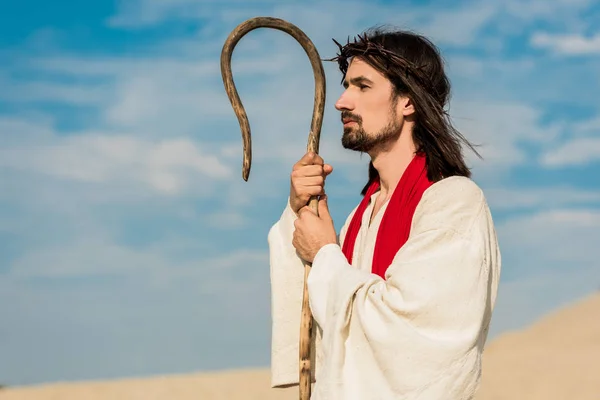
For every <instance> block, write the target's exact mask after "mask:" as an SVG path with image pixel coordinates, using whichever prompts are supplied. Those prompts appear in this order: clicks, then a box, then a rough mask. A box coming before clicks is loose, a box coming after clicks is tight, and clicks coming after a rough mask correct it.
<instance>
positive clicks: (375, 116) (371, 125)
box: [363, 102, 391, 132]
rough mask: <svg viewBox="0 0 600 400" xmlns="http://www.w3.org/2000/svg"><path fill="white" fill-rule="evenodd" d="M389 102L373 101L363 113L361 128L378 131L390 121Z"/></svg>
mask: <svg viewBox="0 0 600 400" xmlns="http://www.w3.org/2000/svg"><path fill="white" fill-rule="evenodd" d="M390 117H391V114H390V104H389V103H387V102H377V103H373V104H372V105H371V106H370V107H369V109H368V111H365V113H364V115H363V128H364V130H365V131H367V132H378V131H380V130H381V129H383V127H385V126H387V125H388V124H389V122H390Z"/></svg>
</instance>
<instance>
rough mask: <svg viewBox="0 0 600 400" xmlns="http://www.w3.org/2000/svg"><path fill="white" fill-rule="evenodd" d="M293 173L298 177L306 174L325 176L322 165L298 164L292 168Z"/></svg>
mask: <svg viewBox="0 0 600 400" xmlns="http://www.w3.org/2000/svg"><path fill="white" fill-rule="evenodd" d="M292 175H293V176H294V177H297V178H301V177H305V176H323V175H324V172H323V166H322V165H296V166H295V167H294V169H293V170H292Z"/></svg>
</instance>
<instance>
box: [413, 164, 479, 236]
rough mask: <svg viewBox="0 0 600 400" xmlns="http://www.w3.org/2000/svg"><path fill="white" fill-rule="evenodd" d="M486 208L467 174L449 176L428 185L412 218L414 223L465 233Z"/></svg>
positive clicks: (415, 224) (418, 227)
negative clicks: (465, 175)
mask: <svg viewBox="0 0 600 400" xmlns="http://www.w3.org/2000/svg"><path fill="white" fill-rule="evenodd" d="M486 208H487V202H486V199H485V195H484V193H483V191H482V190H481V188H480V187H479V186H478V185H477V184H476V183H475V182H474V181H473V180H471V179H470V178H466V177H463V176H452V177H448V178H445V179H442V180H441V181H439V182H436V183H434V184H433V185H431V186H430V187H429V188H428V189H427V190H426V191H425V192H424V193H423V197H422V198H421V201H420V202H419V205H418V206H417V209H416V210H415V215H414V218H413V227H414V229H416V230H419V231H424V230H429V229H443V228H447V229H451V230H454V231H456V232H458V233H460V234H466V233H467V232H468V231H469V230H470V229H471V227H472V226H473V224H474V223H475V222H476V221H477V219H478V218H479V217H480V216H481V215H482V214H484V211H485V209H486Z"/></svg>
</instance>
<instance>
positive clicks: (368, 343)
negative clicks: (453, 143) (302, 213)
mask: <svg viewBox="0 0 600 400" xmlns="http://www.w3.org/2000/svg"><path fill="white" fill-rule="evenodd" d="M378 194H379V192H377V193H375V194H374V195H373V196H372V197H371V201H370V205H369V207H368V208H367V209H366V211H365V213H364V216H363V220H362V226H361V229H360V232H359V234H358V237H357V239H356V244H355V249H354V255H353V263H352V264H353V265H349V264H348V262H347V260H346V258H345V256H344V254H343V253H342V251H341V247H340V245H339V244H330V245H327V246H324V247H323V248H321V249H320V250H319V252H318V253H317V255H316V257H315V259H314V261H313V264H312V269H311V271H310V274H309V278H308V288H309V296H310V297H309V298H310V305H311V310H312V313H313V316H314V318H315V321H316V326H315V330H316V331H317V332H318V335H317V336H318V337H317V340H316V347H317V350H316V362H314V363H313V371H314V372H315V375H313V380H314V382H315V383H314V387H313V391H312V397H311V399H314V400H338V399H339V400H353V399H373V400H375V399H406V400H416V399H419V400H467V399H472V398H473V396H474V393H475V391H476V389H477V388H478V385H479V381H480V375H481V355H482V351H483V347H484V344H485V341H486V338H487V333H488V327H489V323H490V319H491V315H492V310H493V308H494V304H495V301H496V294H497V289H498V282H499V275H500V251H499V248H498V243H497V238H496V233H495V229H494V225H493V221H492V216H491V214H490V210H489V208H488V205H487V202H486V200H485V197H484V195H483V192H482V191H481V190H480V188H479V187H478V186H477V185H476V184H475V183H474V182H473V181H472V180H470V179H468V178H464V177H450V178H446V179H444V180H442V181H440V182H437V183H435V184H433V185H432V186H431V187H430V188H429V189H427V191H426V192H425V193H424V194H423V197H422V198H421V201H420V203H419V204H418V206H417V209H416V210H415V214H414V217H413V221H412V226H411V233H410V236H409V239H408V241H407V242H406V244H405V245H404V246H403V247H402V248H401V249H400V251H398V253H397V254H396V256H395V258H394V260H393V263H392V265H390V267H389V268H388V270H387V272H386V280H383V279H381V278H380V277H379V276H377V275H375V274H373V273H371V261H372V258H373V250H374V246H375V239H376V237H377V231H378V229H379V224H380V222H381V218H382V217H383V214H384V212H385V208H386V206H387V204H385V205H384V206H383V207H382V208H381V210H380V211H379V212H378V213H377V215H376V216H375V218H374V220H373V222H372V223H371V224H370V225H369V220H370V217H371V214H372V211H373V205H374V203H375V201H374V200H375V198H376V197H377V195H378ZM355 211H356V208H355V209H354V210H353V211H352V212H351V213H350V215H349V216H348V218H347V220H346V222H345V224H344V226H343V227H342V229H341V231H340V235H339V242H338V243H343V240H344V237H345V234H346V230H347V227H348V224H349V222H350V221H351V218H352V216H353V214H354V212H355ZM296 218H297V217H296V214H294V212H293V211H292V210H291V208H290V206H289V200H288V205H287V207H286V208H285V210H284V212H283V214H282V216H281V219H280V220H279V221H278V222H277V223H275V225H274V226H273V227H272V228H271V230H270V232H269V236H268V242H269V251H270V265H271V296H272V354H271V371H272V375H271V384H272V387H285V386H290V385H297V384H298V342H299V332H300V314H301V301H302V286H303V273H304V267H303V264H302V260H301V259H300V258H299V257H298V255H297V253H296V251H295V249H294V247H293V246H292V235H293V231H294V220H295V219H296ZM321 334H322V337H321ZM315 364H316V365H315Z"/></svg>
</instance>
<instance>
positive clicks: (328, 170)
mask: <svg viewBox="0 0 600 400" xmlns="http://www.w3.org/2000/svg"><path fill="white" fill-rule="evenodd" d="M323 172H324V173H325V176H327V175H329V174H331V173H332V172H333V166H331V165H330V164H325V165H323Z"/></svg>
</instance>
